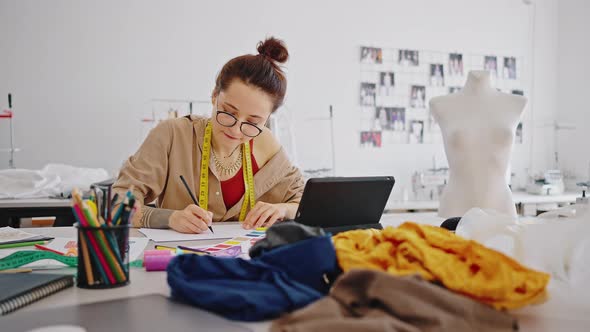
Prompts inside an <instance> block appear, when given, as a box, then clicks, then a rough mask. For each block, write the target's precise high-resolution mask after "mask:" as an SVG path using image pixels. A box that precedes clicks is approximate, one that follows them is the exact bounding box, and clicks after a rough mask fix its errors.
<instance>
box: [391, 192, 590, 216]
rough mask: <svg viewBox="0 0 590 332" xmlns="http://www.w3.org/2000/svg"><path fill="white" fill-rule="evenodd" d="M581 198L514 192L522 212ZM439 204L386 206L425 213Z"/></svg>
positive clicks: (396, 203)
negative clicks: (528, 208) (536, 206)
mask: <svg viewBox="0 0 590 332" xmlns="http://www.w3.org/2000/svg"><path fill="white" fill-rule="evenodd" d="M577 197H580V193H577V192H565V193H563V194H561V195H533V194H528V193H526V192H524V191H514V192H513V193H512V199H513V200H514V204H516V206H517V208H518V209H519V211H522V210H523V208H524V205H527V204H556V205H562V204H570V203H575V202H576V198H577ZM438 206H439V202H438V201H436V200H432V201H414V200H409V201H399V200H389V201H388V202H387V204H386V205H385V211H386V212H395V211H424V210H438Z"/></svg>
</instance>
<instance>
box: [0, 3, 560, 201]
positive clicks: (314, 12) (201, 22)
mask: <svg viewBox="0 0 590 332" xmlns="http://www.w3.org/2000/svg"><path fill="white" fill-rule="evenodd" d="M535 4H536V5H535V6H536V12H537V14H536V20H535V25H536V29H535V31H536V32H535V35H534V49H533V48H532V47H533V46H532V45H533V43H532V40H531V39H530V36H531V35H530V34H531V31H532V29H531V26H532V24H531V23H532V21H531V17H532V16H531V13H532V9H533V7H532V6H527V5H525V4H523V2H522V1H520V0H477V1H474V0H447V1H436V0H416V1H407V0H398V1H387V0H382V1H379V0H365V1H356V2H354V3H347V2H343V1H289V2H285V1H271V0H265V1H257V2H254V3H252V2H246V1H228V0H225V1H215V2H211V1H210V2H202V1H166V2H163V1H125V2H120V1H113V0H109V1H101V2H90V1H64V0H61V1H31V0H25V1H9V0H0V40H2V43H0V98H1V99H0V105H1V106H2V107H5V106H6V101H5V97H4V96H6V94H7V93H8V92H12V93H13V94H14V104H15V111H16V112H17V118H16V123H15V126H16V128H15V129H16V142H17V145H18V146H19V147H21V148H22V149H23V151H22V152H20V153H18V154H17V156H16V162H17V166H18V167H22V168H40V167H42V166H43V165H44V164H46V163H48V162H64V163H68V164H73V165H79V166H91V167H97V166H100V167H105V168H107V169H108V170H111V171H113V170H115V169H117V168H118V166H119V165H120V163H121V162H122V160H123V159H124V158H126V157H127V156H128V155H129V154H130V153H132V152H133V151H134V150H135V149H136V148H137V145H138V143H139V142H138V137H139V136H140V127H141V125H140V122H139V117H140V115H141V114H142V112H145V111H146V109H147V108H148V107H149V104H148V101H149V100H150V99H151V98H154V97H167V98H183V99H185V98H192V99H206V98H208V96H209V95H210V91H211V89H212V87H213V83H214V78H215V75H216V73H217V71H218V70H219V69H220V68H221V66H222V65H223V64H224V63H225V62H226V61H227V60H228V59H230V58H232V57H234V56H237V55H240V54H243V53H252V52H254V47H255V44H256V43H257V42H258V41H259V40H260V39H262V38H264V37H265V36H267V35H275V36H278V37H280V38H283V39H284V40H285V41H286V42H287V45H288V47H289V50H290V53H291V60H290V62H289V63H288V79H289V90H288V96H287V100H286V105H287V107H288V109H289V110H290V111H291V112H293V118H294V123H293V126H294V129H295V131H296V135H297V148H298V160H299V162H300V164H301V165H302V166H303V167H305V168H314V167H322V166H330V165H329V164H327V165H326V164H322V161H325V160H326V158H325V155H326V154H328V153H329V150H325V149H324V151H317V150H318V149H317V148H315V149H314V147H316V146H317V145H318V143H317V140H318V139H319V140H321V141H324V139H325V137H326V134H325V133H319V134H317V135H315V134H314V132H313V131H315V130H325V129H326V128H327V127H326V126H324V127H323V128H322V127H321V126H319V125H318V124H317V123H316V124H310V123H309V122H308V121H306V120H307V119H309V118H311V117H317V116H325V115H327V110H328V105H330V104H332V105H334V112H335V131H336V133H335V137H336V167H337V169H336V171H337V174H338V175H370V174H393V175H395V176H396V178H398V185H397V186H396V195H399V192H400V189H401V188H403V187H408V188H409V181H410V178H409V177H410V174H411V173H412V172H413V171H414V170H416V169H425V168H428V167H430V166H431V164H432V157H433V155H434V156H436V157H437V160H438V162H439V164H442V163H444V160H445V157H444V152H443V150H442V146H439V145H400V146H395V147H391V146H390V147H384V148H383V149H380V150H363V149H361V148H360V146H359V145H360V144H359V135H358V131H359V130H360V128H359V124H358V120H359V115H358V112H359V108H358V106H357V103H358V90H359V47H360V46H361V45H377V46H383V47H405V48H416V49H433V50H449V51H451V50H455V49H458V50H462V51H465V52H472V53H479V54H481V53H483V52H489V53H506V54H514V55H516V56H522V57H523V58H525V62H526V63H525V66H524V73H525V75H526V76H527V77H529V78H530V77H532V76H531V75H530V74H531V69H534V82H527V86H529V87H532V86H534V90H533V91H529V97H532V98H534V104H533V106H534V108H533V110H532V111H531V110H527V112H526V115H525V116H526V119H527V122H525V129H524V130H525V144H523V145H521V146H517V147H516V148H515V152H514V158H513V168H514V169H515V171H517V172H520V173H523V172H524V168H526V167H529V166H530V165H531V163H532V164H533V166H532V167H533V168H535V169H538V170H542V169H545V168H546V167H547V166H548V164H549V163H550V161H551V151H552V150H553V146H552V145H551V144H552V142H553V139H552V138H551V132H550V131H548V130H546V129H535V130H529V129H530V128H527V125H526V124H527V123H529V124H530V123H533V122H538V121H540V122H544V121H553V119H554V114H555V113H554V112H555V109H556V92H555V85H556V84H555V82H556V77H557V75H556V64H557V0H538V1H535ZM533 53H534V55H535V57H534V61H535V66H534V68H531V66H530V64H531V54H533ZM525 90H529V89H528V88H526V87H525ZM525 93H526V91H525ZM533 117H534V118H535V120H534V121H533V119H532V118H533ZM0 126H2V127H0V147H5V146H6V145H7V144H8V143H7V142H8V135H7V132H6V128H7V127H6V124H5V123H0ZM529 127H530V126H529ZM533 136H534V137H533ZM531 142H533V144H534V145H533V147H532V150H531ZM322 143H325V142H322ZM324 146H325V147H326V146H327V145H325V144H324ZM531 156H532V162H531ZM5 165H7V158H6V154H2V155H0V167H5Z"/></svg>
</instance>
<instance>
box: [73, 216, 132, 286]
mask: <svg viewBox="0 0 590 332" xmlns="http://www.w3.org/2000/svg"><path fill="white" fill-rule="evenodd" d="M75 226H76V228H77V230H78V277H77V285H78V287H80V288H95V289H102V288H113V287H120V286H124V285H127V284H128V283H129V225H117V226H108V225H102V226H101V227H91V226H81V225H80V224H78V223H76V224H75Z"/></svg>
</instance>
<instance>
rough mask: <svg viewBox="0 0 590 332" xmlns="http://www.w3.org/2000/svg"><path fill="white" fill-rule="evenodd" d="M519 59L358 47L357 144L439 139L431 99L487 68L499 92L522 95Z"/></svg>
mask: <svg viewBox="0 0 590 332" xmlns="http://www.w3.org/2000/svg"><path fill="white" fill-rule="evenodd" d="M521 63H522V61H521V60H520V59H517V58H516V57H513V56H504V55H502V56H498V55H471V54H466V53H464V52H438V51H424V50H411V49H388V48H380V47H365V46H363V47H361V48H360V68H361V71H360V90H359V105H360V110H361V121H360V123H361V130H360V144H361V146H363V147H373V148H380V147H382V146H384V145H394V144H437V143H442V136H441V133H440V128H439V127H438V125H437V124H436V122H435V121H434V119H433V118H432V116H431V114H430V111H429V109H428V102H429V100H430V98H433V97H435V96H441V95H447V94H451V93H456V92H458V91H460V90H461V89H462V87H463V85H464V84H465V80H466V79H467V73H468V72H469V71H470V70H488V71H490V73H491V75H490V76H491V78H492V84H493V85H494V86H495V87H496V88H497V89H498V90H500V91H502V92H506V93H514V94H520V95H524V92H523V89H522V79H521V76H522V69H521V68H520V67H519V66H520V65H521ZM516 143H522V123H520V124H519V125H518V128H517V137H516Z"/></svg>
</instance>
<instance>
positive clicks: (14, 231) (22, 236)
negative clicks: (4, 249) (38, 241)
mask: <svg viewBox="0 0 590 332" xmlns="http://www.w3.org/2000/svg"><path fill="white" fill-rule="evenodd" d="M38 236H39V235H37V234H31V233H27V232H25V231H23V230H21V229H18V228H12V227H0V244H2V243H5V242H12V241H24V240H26V239H31V238H36V237H38Z"/></svg>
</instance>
